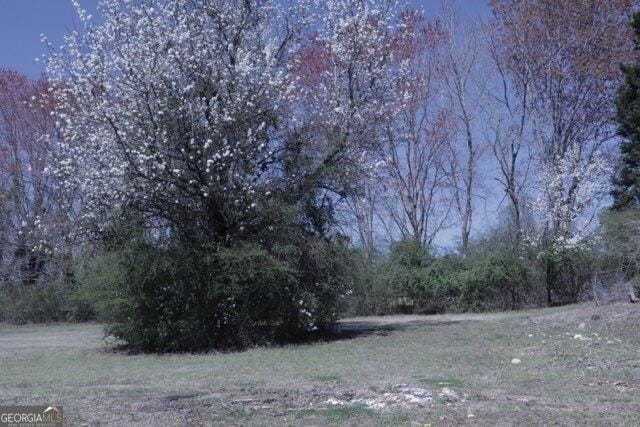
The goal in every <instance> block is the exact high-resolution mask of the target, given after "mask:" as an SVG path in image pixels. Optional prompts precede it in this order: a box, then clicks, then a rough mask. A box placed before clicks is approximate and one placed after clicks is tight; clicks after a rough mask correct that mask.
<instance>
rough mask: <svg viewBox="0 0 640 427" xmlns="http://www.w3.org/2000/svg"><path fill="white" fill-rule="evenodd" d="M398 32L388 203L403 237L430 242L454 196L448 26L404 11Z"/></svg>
mask: <svg viewBox="0 0 640 427" xmlns="http://www.w3.org/2000/svg"><path fill="white" fill-rule="evenodd" d="M399 27H400V31H398V33H397V34H396V36H395V40H394V52H395V55H396V60H397V76H396V79H395V81H396V94H395V96H396V97H397V99H398V104H397V114H396V115H394V116H393V118H392V120H391V121H389V122H388V123H387V124H386V127H385V131H384V136H383V143H382V145H381V147H380V153H381V158H382V159H384V161H385V168H384V169H383V178H382V179H383V182H384V185H385V188H386V192H385V199H384V207H385V215H386V219H387V220H388V222H390V223H391V224H393V226H394V229H395V230H397V232H398V233H399V235H400V236H401V237H402V238H409V239H413V240H415V241H416V242H418V243H420V244H422V245H425V246H429V245H431V244H432V243H433V241H434V239H435V238H436V236H437V234H438V233H439V232H440V231H441V230H442V229H443V228H444V227H445V226H447V225H449V223H450V216H449V212H450V207H451V198H450V196H449V188H448V187H449V185H448V184H449V182H448V180H447V168H446V161H447V160H448V157H447V153H448V151H449V144H450V143H451V127H452V116H451V113H450V111H449V110H448V108H447V107H446V106H444V105H442V91H443V88H444V86H443V84H444V82H443V81H442V79H441V74H440V71H441V69H442V68H441V61H442V52H443V50H442V49H443V44H444V42H445V40H446V37H445V32H444V30H443V29H442V28H441V27H440V26H438V25H430V24H428V23H426V21H425V18H424V16H423V15H422V14H421V13H419V12H416V11H409V12H405V13H404V14H403V16H402V19H401V24H400V26H399Z"/></svg>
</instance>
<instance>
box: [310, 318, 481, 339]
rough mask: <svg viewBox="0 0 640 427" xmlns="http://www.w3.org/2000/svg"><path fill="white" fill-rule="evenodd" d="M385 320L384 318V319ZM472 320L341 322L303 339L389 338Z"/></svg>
mask: <svg viewBox="0 0 640 427" xmlns="http://www.w3.org/2000/svg"><path fill="white" fill-rule="evenodd" d="M382 319H384V318H382ZM469 322H473V321H471V320H446V321H444V320H432V319H420V320H406V321H394V322H388V323H385V322H384V321H383V322H381V321H367V320H362V321H354V320H350V321H339V322H337V323H336V324H335V325H333V326H332V327H331V328H327V329H322V330H318V331H314V332H312V333H310V334H309V335H308V336H305V337H301V339H302V341H304V342H309V343H311V342H316V341H321V342H322V341H340V340H349V339H354V338H359V337H366V336H387V335H389V334H390V333H391V332H395V331H406V330H410V329H414V328H419V327H423V326H446V325H452V324H456V323H469Z"/></svg>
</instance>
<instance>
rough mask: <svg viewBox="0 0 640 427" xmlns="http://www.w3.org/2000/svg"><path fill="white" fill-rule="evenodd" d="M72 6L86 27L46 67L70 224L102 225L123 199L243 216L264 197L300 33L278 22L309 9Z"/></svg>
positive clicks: (156, 211) (163, 213) (216, 1)
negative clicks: (70, 203) (75, 211)
mask: <svg viewBox="0 0 640 427" xmlns="http://www.w3.org/2000/svg"><path fill="white" fill-rule="evenodd" d="M76 6H77V8H78V11H79V12H78V14H79V17H80V20H81V23H82V26H83V28H82V31H81V32H74V33H72V34H70V35H69V36H67V37H66V39H65V43H64V46H63V48H62V50H60V51H59V52H58V53H54V54H52V55H51V57H50V58H49V62H48V72H49V74H50V76H51V78H52V80H53V84H54V87H55V88H56V91H55V94H56V97H57V102H58V105H59V107H58V109H57V110H56V111H55V113H54V114H55V119H56V126H57V129H58V131H59V132H60V135H61V142H60V147H59V152H58V155H59V158H58V161H57V163H56V165H55V167H54V168H53V172H54V173H55V175H56V176H58V177H59V178H60V179H61V180H62V182H63V183H64V187H65V189H67V190H68V191H69V192H70V193H73V194H77V191H78V189H79V190H80V194H81V195H82V198H81V200H77V202H78V203H79V204H80V205H81V209H82V211H81V215H80V218H81V221H80V223H79V224H77V226H78V227H81V228H82V230H83V231H91V230H99V229H100V228H101V227H103V226H104V225H106V224H109V222H110V220H112V219H115V217H117V215H118V214H119V213H120V212H121V211H122V210H123V209H124V208H126V207H134V208H135V210H136V212H141V213H143V214H144V215H146V216H148V218H149V219H157V218H159V219H172V218H176V217H182V218H183V217H185V216H187V217H188V216H190V215H192V216H193V221H194V222H197V221H201V220H204V219H203V218H204V217H200V216H199V213H201V212H213V214H215V215H218V216H220V217H230V218H240V219H238V220H236V221H234V220H228V219H227V221H226V222H227V223H230V224H241V218H242V217H243V216H246V213H247V212H249V211H251V209H253V208H255V207H256V204H257V202H258V201H259V199H260V198H261V197H264V188H263V187H265V185H266V183H267V182H268V179H267V178H266V174H265V170H266V169H265V168H263V167H262V166H263V165H266V164H268V163H269V160H270V158H272V157H273V156H274V151H275V150H276V144H277V137H276V135H275V134H274V129H275V124H276V123H277V121H278V115H279V114H280V112H281V111H282V110H284V109H285V108H286V100H287V95H288V90H287V86H288V83H289V73H288V64H287V58H288V55H289V53H290V51H291V50H292V49H293V48H294V46H295V45H294V39H295V32H294V31H297V30H281V29H280V28H279V24H281V23H283V22H284V21H285V18H283V17H286V16H300V17H301V20H302V19H303V16H304V13H303V12H304V9H305V5H297V6H296V7H294V8H284V7H282V6H280V5H279V4H278V3H277V2H260V3H259V4H258V3H256V4H253V3H252V2H234V1H231V2H230V1H223V0H205V1H198V2H194V1H191V0H176V1H155V2H148V1H145V2H139V1H132V0H124V1H120V0H104V1H102V2H101V3H100V7H101V10H102V14H103V15H104V23H101V24H94V23H93V22H92V19H91V17H90V16H89V15H87V14H86V13H85V12H83V11H82V10H81V9H80V8H79V6H78V5H76ZM287 19H289V18H287ZM287 22H289V20H288V21H287ZM301 22H302V21H301ZM291 25H293V24H291ZM297 25H299V26H302V25H304V22H302V23H298V24H297ZM261 192H262V193H261ZM240 226H241V225H240ZM220 232H224V230H220Z"/></svg>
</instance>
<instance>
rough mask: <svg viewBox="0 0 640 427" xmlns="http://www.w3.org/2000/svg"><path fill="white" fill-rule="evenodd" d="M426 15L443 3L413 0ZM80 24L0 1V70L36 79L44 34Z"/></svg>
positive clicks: (51, 9)
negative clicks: (41, 35) (41, 39)
mask: <svg viewBox="0 0 640 427" xmlns="http://www.w3.org/2000/svg"><path fill="white" fill-rule="evenodd" d="M96 3H97V0H80V4H81V5H82V7H83V8H84V9H87V10H88V11H89V12H90V13H92V14H94V13H95V10H96ZM411 3H412V4H413V5H414V6H418V7H422V8H423V9H424V10H425V11H426V12H433V11H435V10H437V9H439V8H440V6H441V4H442V1H441V0H412V1H411ZM456 5H457V8H458V9H459V10H460V12H461V15H462V16H464V17H465V18H466V19H476V18H477V17H478V16H479V15H480V14H486V13H487V12H488V8H487V3H486V0H458V1H457V2H456ZM76 23H77V19H76V17H75V10H74V8H73V6H72V5H71V1H70V0H0V67H2V68H13V69H16V70H19V71H22V72H24V73H25V74H28V75H30V76H33V77H36V76H38V75H39V74H40V73H42V71H43V64H42V63H41V62H40V63H37V62H35V58H37V57H40V56H41V55H42V54H43V53H46V52H47V49H46V48H45V46H44V45H43V44H42V43H41V41H40V34H44V35H46V36H47V38H48V39H49V40H51V41H52V43H53V44H54V46H57V45H59V44H60V43H61V41H62V37H63V35H64V34H65V33H67V32H69V31H70V30H72V29H73V28H74V27H75V25H76Z"/></svg>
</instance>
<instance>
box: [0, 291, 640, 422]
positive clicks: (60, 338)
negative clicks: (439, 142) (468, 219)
mask: <svg viewBox="0 0 640 427" xmlns="http://www.w3.org/2000/svg"><path fill="white" fill-rule="evenodd" d="M339 324H340V327H341V329H342V333H341V334H340V335H338V336H334V338H339V337H344V338H350V339H337V340H332V341H325V342H316V343H310V344H304V345H289V346H283V347H276V348H253V349H250V350H247V351H244V352H234V353H208V354H171V355H154V354H151V355H149V354H147V355H145V354H140V353H130V352H122V350H117V349H116V348H114V347H113V345H114V343H113V342H105V340H104V338H103V337H104V335H103V326H102V325H99V324H91V323H88V324H87V323H85V324H56V325H25V326H13V325H6V324H5V325H1V326H0V366H2V378H1V379H0V404H2V405H9V404H29V403H33V404H42V402H43V401H46V402H51V403H57V404H62V405H63V406H64V411H65V416H66V417H67V420H68V422H69V423H70V424H93V423H107V424H132V423H134V424H135V423H137V424H157V422H158V420H162V422H163V423H165V424H214V425H247V424H250V425H255V424H260V425H264V424H269V425H274V424H277V425H281V424H287V425H310V424H311V425H335V424H345V423H347V424H352V425H353V424H357V425H408V424H412V423H414V424H420V425H423V424H433V425H451V424H470V425H471V424H473V425H478V424H481V425H496V424H498V425H513V424H519V425H532V424H560V425H636V424H638V423H639V422H640V418H639V416H640V415H639V414H638V411H637V407H638V393H639V391H640V360H639V359H638V351H637V349H638V347H639V346H640V341H639V336H640V335H638V325H639V324H640V307H639V306H638V305H637V304H635V305H632V304H628V303H622V304H614V305H600V306H596V305H595V304H593V303H586V304H580V305H572V306H564V307H556V308H550V309H541V310H540V309H537V310H523V311H517V312H505V313H490V314H448V315H436V316H418V315H403V316H391V317H369V318H354V319H346V320H344V321H341V322H340V323H339ZM516 359H517V360H519V361H520V363H514V361H515V360H516Z"/></svg>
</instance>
